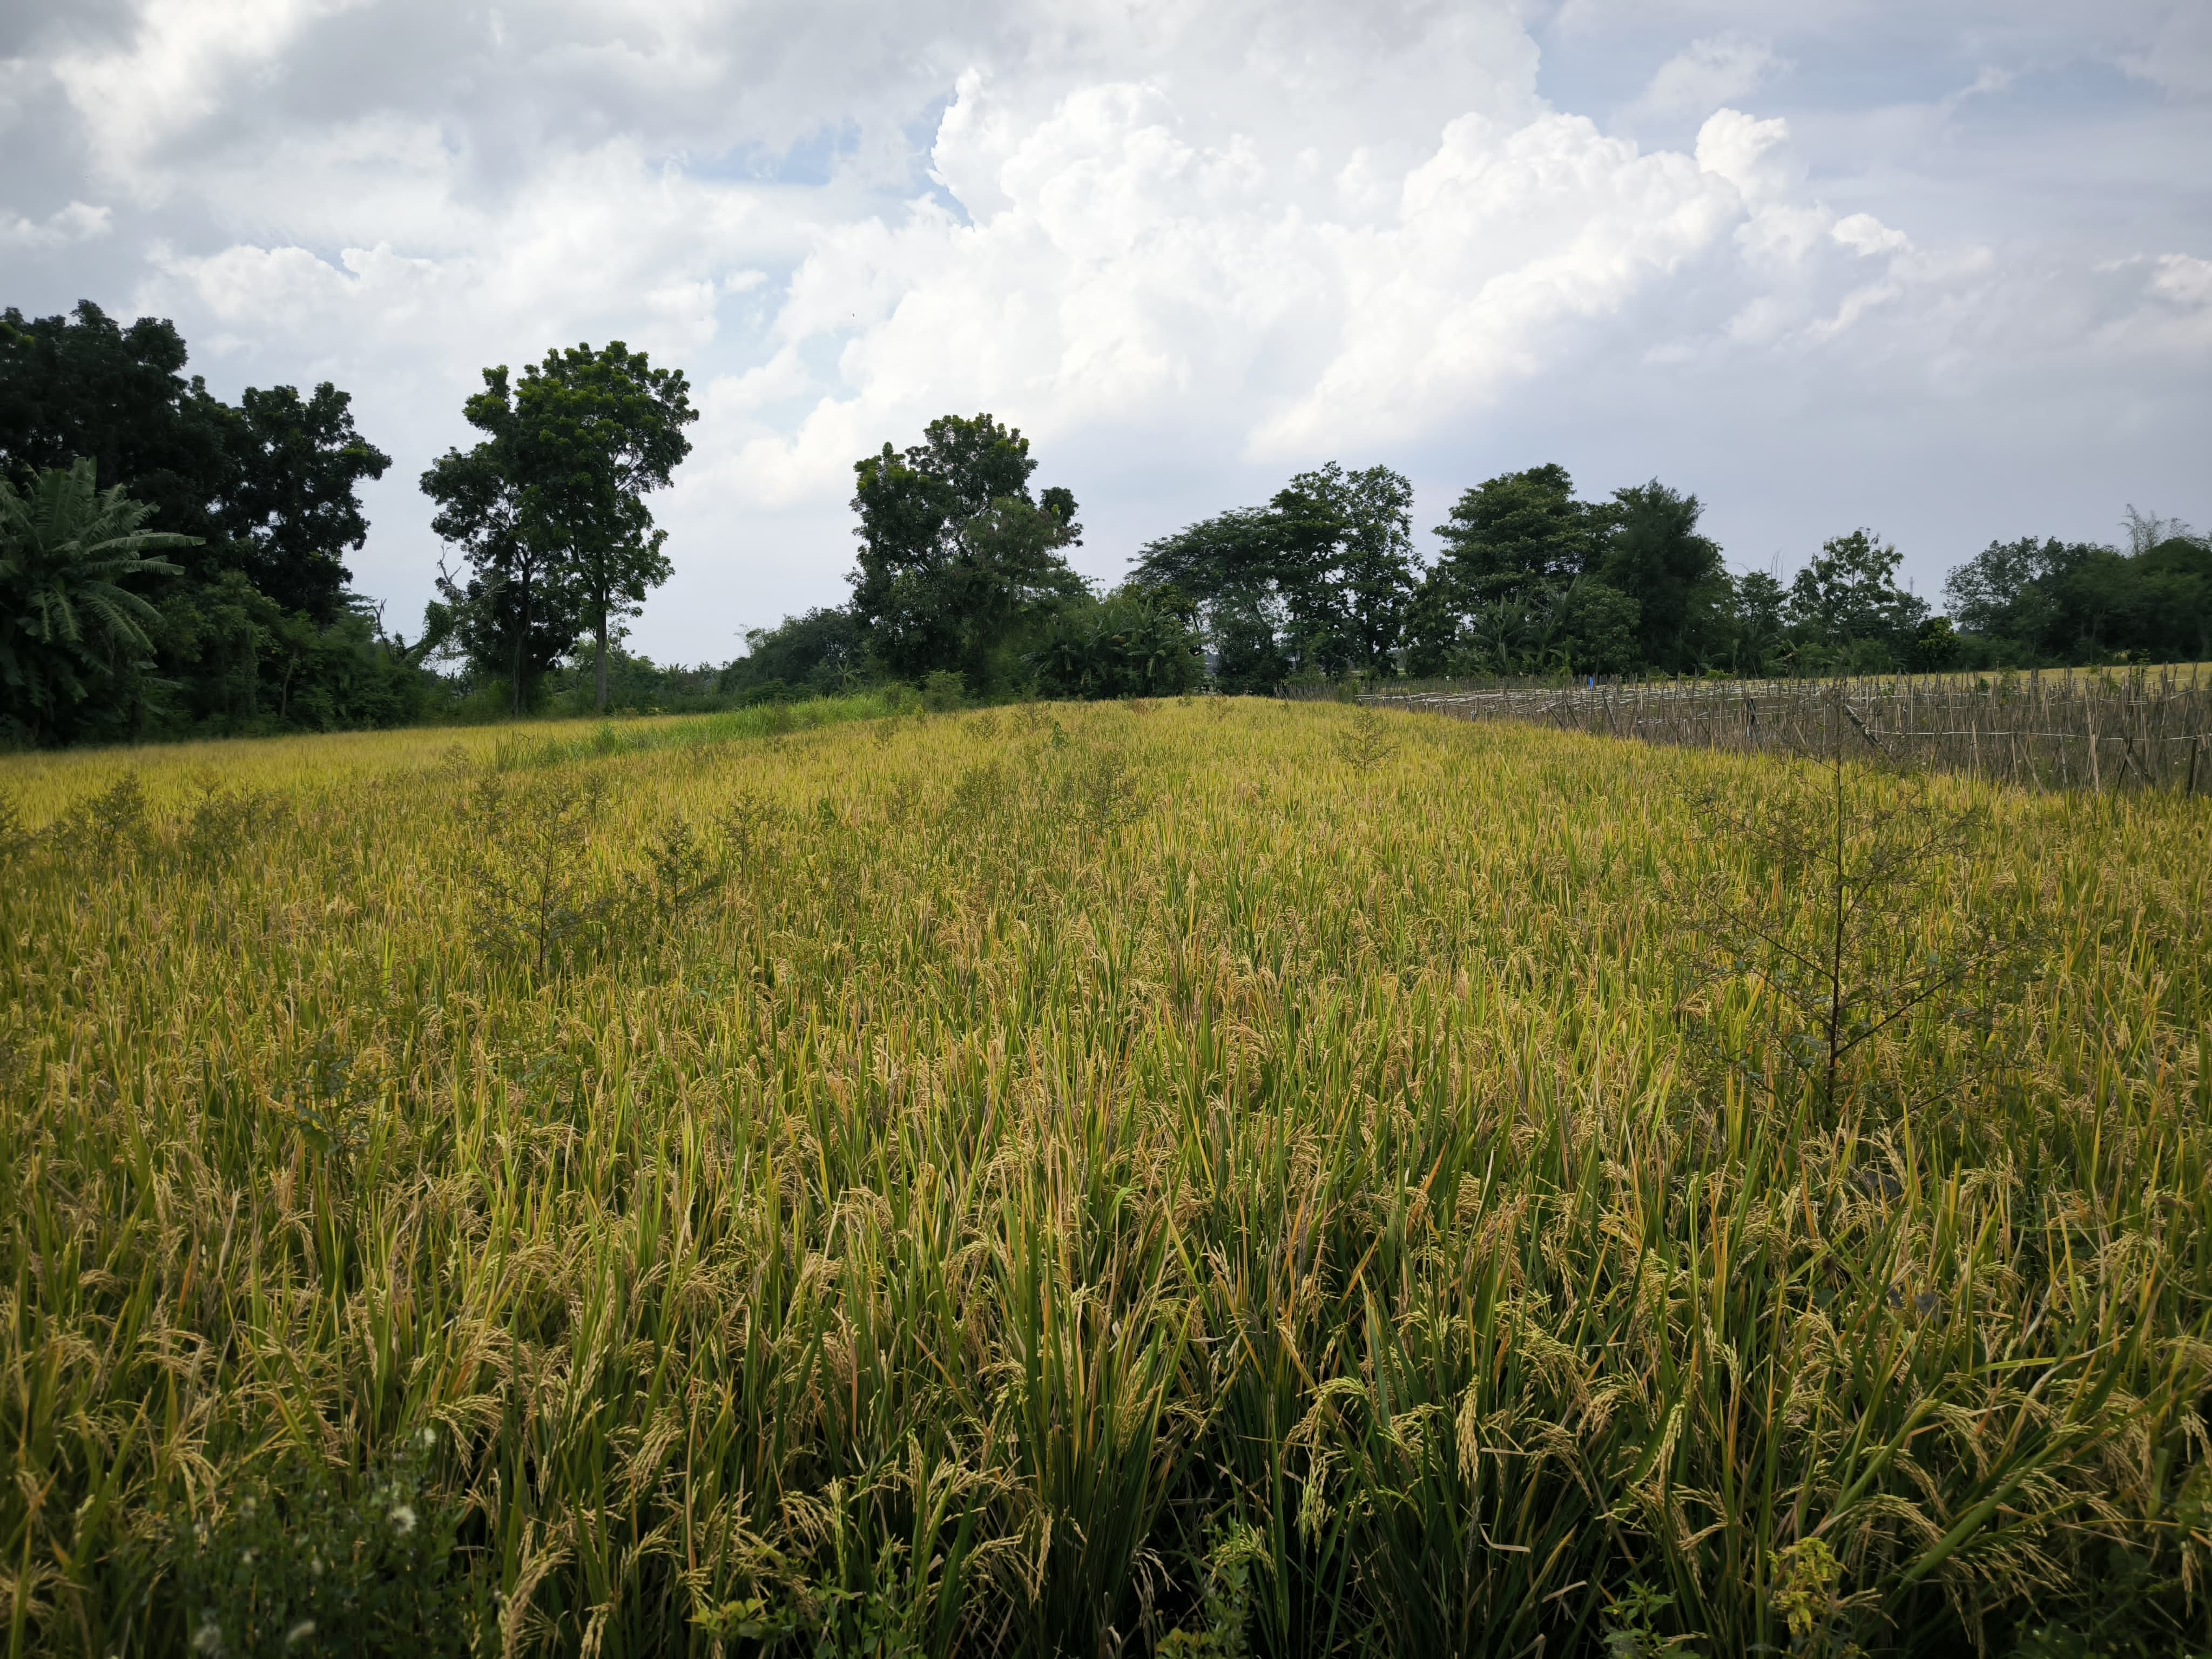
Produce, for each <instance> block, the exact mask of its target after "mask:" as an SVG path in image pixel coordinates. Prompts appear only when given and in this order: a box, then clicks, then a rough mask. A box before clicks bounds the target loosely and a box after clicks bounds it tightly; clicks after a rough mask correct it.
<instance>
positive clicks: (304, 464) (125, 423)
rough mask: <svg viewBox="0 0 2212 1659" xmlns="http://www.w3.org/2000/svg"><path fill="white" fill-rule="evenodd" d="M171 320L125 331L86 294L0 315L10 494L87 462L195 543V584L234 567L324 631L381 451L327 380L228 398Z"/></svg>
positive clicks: (358, 542) (1, 462)
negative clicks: (210, 384) (31, 313)
mask: <svg viewBox="0 0 2212 1659" xmlns="http://www.w3.org/2000/svg"><path fill="white" fill-rule="evenodd" d="M185 361H186V356H185V342H184V339H183V337H182V336H180V335H179V333H178V332H177V330H176V326H175V325H173V324H172V323H170V322H168V321H167V320H166V319H156V318H152V317H141V318H139V319H137V321H136V322H134V323H132V324H131V325H130V326H129V327H128V328H125V327H124V326H122V325H119V324H118V323H117V322H116V321H115V320H114V319H112V318H111V317H109V316H108V315H107V313H105V312H104V311H102V310H101V309H100V307H98V306H96V305H94V304H93V302H92V301H89V300H86V301H80V302H79V303H78V305H77V307H76V311H75V312H74V313H72V314H71V315H70V316H68V317H59V316H56V317H40V318H37V319H26V318H25V317H24V316H23V314H22V313H21V312H20V311H16V310H14V309H10V310H9V311H8V312H7V313H5V316H4V318H0V471H4V472H5V473H6V474H7V475H8V476H9V477H13V478H14V479H15V483H16V484H17V486H18V488H25V487H27V485H28V483H29V481H30V479H31V478H32V477H33V475H35V474H36V473H37V472H39V471H43V470H46V469H52V468H58V467H67V466H68V465H70V463H71V462H73V461H75V460H76V459H78V458H79V457H82V458H84V459H88V460H90V461H91V462H92V463H93V465H94V477H95V478H96V480H97V483H98V487H99V488H100V489H113V488H114V487H115V486H116V485H118V484H122V485H124V486H125V487H126V488H128V489H129V490H130V491H131V499H132V500H134V501H138V502H140V503H142V504H143V505H144V506H145V507H147V508H148V509H149V513H150V514H151V517H150V520H149V523H150V525H151V526H152V527H154V528H155V529H157V530H161V531H165V532H173V533H176V534H179V535H185V536H191V537H192V538H195V546H196V548H197V551H196V552H194V553H193V554H192V555H191V556H189V557H188V558H185V559H184V560H182V561H180V563H182V565H183V566H184V568H185V571H186V573H187V574H189V575H190V576H191V578H192V579H193V580H196V581H206V580H214V579H215V578H216V575H217V574H220V573H221V572H222V571H224V570H227V569H228V570H239V571H241V572H243V573H244V574H245V575H246V578H247V580H250V581H252V584H253V585H254V586H255V587H256V588H257V589H258V590H259V591H260V592H262V593H264V595H266V596H267V597H268V598H269V599H273V600H274V601H276V604H277V605H280V606H282V607H283V609H285V610H287V611H303V612H305V613H306V614H307V616H308V617H311V618H312V619H313V621H314V622H315V623H316V624H317V625H318V626H327V625H328V624H330V623H332V622H333V621H335V620H336V619H337V617H338V616H339V614H340V613H341V612H342V611H344V610H345V609H346V605H345V598H344V595H345V590H346V584H347V583H348V582H349V580H351V573H350V572H349V571H348V570H347V568H346V567H345V555H346V553H347V552H348V551H349V550H356V549H358V548H360V547H361V546H362V544H363V543H364V542H365V541H366V540H367V539H368V520H366V519H365V518H364V517H363V516H362V511H361V503H360V501H359V498H358V496H357V494H356V491H357V490H358V489H359V487H360V485H361V483H362V481H363V480H365V479H371V478H380V477H383V476H384V473H385V470H386V468H387V467H388V466H390V465H391V458H390V457H389V456H387V455H386V454H385V453H383V452H382V451H381V450H380V449H378V448H377V447H376V446H375V445H374V444H372V443H370V442H369V441H368V440H367V439H365V438H363V437H362V435H361V433H360V431H359V430H358V429H357V428H356V426H355V424H354V418H353V413H352V407H351V404H352V400H351V398H350V397H349V395H348V394H347V393H345V392H341V391H339V390H338V389H337V387H336V386H331V384H330V383H329V382H327V381H325V382H324V383H323V384H322V385H320V386H317V387H316V388H315V389H314V391H313V392H312V393H310V394H309V395H307V396H306V397H302V396H301V394H300V392H298V391H297V390H296V389H295V388H294V387H292V386H272V387H269V388H267V389H265V390H264V389H261V388H257V387H253V386H248V387H247V388H246V391H245V392H243V393H242V394H241V395H240V398H239V401H238V403H237V404H236V405H232V404H226V403H224V402H223V401H222V399H220V398H216V397H215V396H214V395H213V394H211V393H210V392H209V391H208V389H207V383H206V382H205V381H204V380H202V379H200V378H199V377H198V376H197V375H195V376H193V377H192V378H191V380H186V379H185V377H184V374H183V370H184V368H185Z"/></svg>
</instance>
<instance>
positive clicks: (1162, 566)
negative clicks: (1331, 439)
mask: <svg viewBox="0 0 2212 1659" xmlns="http://www.w3.org/2000/svg"><path fill="white" fill-rule="evenodd" d="M1412 526H1413V485H1412V483H1410V482H1409V481H1408V480H1407V478H1406V477H1405V476H1404V475H1403V474H1402V473H1399V472H1395V471H1392V470H1391V469H1390V468H1389V467H1387V466H1371V467H1366V468H1363V469H1359V470H1357V471H1354V470H1352V469H1348V468H1346V467H1344V466H1342V465H1339V464H1338V463H1336V462H1334V461H1331V462H1329V463H1328V464H1327V465H1324V466H1321V467H1318V468H1316V469H1313V470H1312V471H1305V472H1300V473H1298V474H1297V475H1296V476H1295V477H1292V478H1291V481H1290V482H1289V483H1287V484H1285V486H1284V487H1283V488H1282V489H1279V490H1278V491H1276V493H1275V494H1274V495H1273V497H1272V498H1271V499H1270V500H1269V501H1268V503H1267V506H1266V507H1242V508H1237V509H1234V510H1232V511H1231V512H1227V513H1219V514H1218V515H1216V516H1215V517H1213V518H1211V519H1206V520H1200V522H1198V523H1196V524H1193V525H1188V526H1185V527H1184V528H1183V529H1182V530H1180V531H1177V532H1176V533H1175V534H1174V535H1172V536H1166V537H1163V538H1160V539H1159V540H1158V541H1155V542H1152V543H1150V544H1146V547H1145V548H1144V549H1143V550H1142V551H1141V553H1140V555H1139V559H1138V562H1137V566H1136V569H1135V571H1134V572H1133V580H1135V581H1136V582H1137V583H1138V584H1139V585H1140V586H1144V587H1146V588H1149V589H1152V590H1153V591H1155V592H1162V593H1169V592H1172V593H1174V594H1177V595H1180V596H1182V598H1183V599H1188V600H1189V601H1190V602H1191V603H1193V604H1194V605H1196V606H1197V608H1198V611H1199V613H1200V617H1201V618H1202V619H1203V621H1204V623H1205V626H1206V631H1207V633H1208V634H1209V635H1211V637H1212V645H1213V649H1214V653H1215V657H1216V674H1217V676H1218V677H1219V678H1221V679H1222V680H1223V682H1224V684H1227V685H1231V686H1232V687H1233V688H1234V689H1237V690H1264V689H1267V688H1268V687H1271V686H1272V685H1273V684H1276V683H1277V682H1278V681H1279V680H1280V678H1282V677H1283V676H1284V675H1285V674H1286V673H1289V672H1293V671H1303V672H1308V673H1315V674H1324V675H1336V674H1341V673H1343V672H1345V671H1347V670H1350V669H1361V670H1364V671H1367V672H1370V673H1383V674H1394V673H1395V672H1396V671H1397V669H1398V660H1397V653H1398V651H1399V649H1400V647H1401V645H1402V644H1403V642H1404V640H1405V635H1406V625H1407V617H1408V616H1409V614H1410V611H1411V607H1412V605H1413V597H1414V593H1415V592H1416V590H1417V587H1418V585H1419V575H1420V568H1419V560H1418V558H1417V557H1416V556H1415V555H1414V553H1413V531H1412ZM1263 636H1264V637H1263Z"/></svg>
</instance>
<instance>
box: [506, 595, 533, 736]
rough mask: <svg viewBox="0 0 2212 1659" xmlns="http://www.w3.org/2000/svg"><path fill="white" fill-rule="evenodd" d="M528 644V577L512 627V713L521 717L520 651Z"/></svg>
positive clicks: (515, 716)
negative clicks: (518, 612)
mask: <svg viewBox="0 0 2212 1659" xmlns="http://www.w3.org/2000/svg"><path fill="white" fill-rule="evenodd" d="M529 644H530V579H529V578H528V577H527V576H525V577H524V578H523V579H522V614H521V616H520V618H518V619H517V621H516V623H515V629H514V674H513V680H512V683H511V687H510V689H511V691H512V693H513V696H512V702H513V714H514V718H515V719H517V720H520V719H521V718H522V653H523V652H524V651H525V650H526V648H527V647H528V646H529Z"/></svg>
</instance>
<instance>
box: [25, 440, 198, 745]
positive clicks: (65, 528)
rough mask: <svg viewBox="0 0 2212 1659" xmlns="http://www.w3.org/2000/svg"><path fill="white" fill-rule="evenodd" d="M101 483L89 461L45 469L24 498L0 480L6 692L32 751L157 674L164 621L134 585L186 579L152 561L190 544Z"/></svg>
mask: <svg viewBox="0 0 2212 1659" xmlns="http://www.w3.org/2000/svg"><path fill="white" fill-rule="evenodd" d="M94 477H95V469H94V463H93V461H92V460H91V459H90V458H89V457H87V458H83V459H79V460H76V461H75V462H72V463H71V464H70V466H69V467H68V468H67V469H66V470H64V469H62V468H58V467H50V468H47V469H45V470H44V471H40V472H39V473H38V474H37V476H36V478H35V481H34V482H33V484H32V487H31V489H30V490H29V492H28V493H27V494H25V493H22V492H19V491H18V490H17V489H15V485H14V484H12V483H9V482H8V481H7V480H5V479H0V687H4V689H5V690H6V693H7V707H8V710H9V714H11V715H12V716H13V717H14V719H15V720H17V721H18V722H20V723H21V726H23V728H24V730H25V732H26V733H27V735H28V736H29V738H31V740H32V741H33V743H37V742H40V741H44V740H46V739H47V738H52V737H53V736H55V735H58V734H61V735H65V734H66V732H67V730H68V726H69V724H70V720H71V717H72V715H73V714H74V713H75V710H76V705H77V704H80V703H82V702H85V701H86V700H87V699H88V698H90V697H93V696H96V695H98V694H100V693H101V692H103V691H105V690H108V689H109V688H110V687H111V686H112V685H114V684H117V683H118V682H125V681H128V680H129V679H131V678H133V677H135V676H139V675H143V673H144V672H145V671H146V670H147V669H148V668H149V667H150V666H151V664H150V661H149V659H150V658H151V656H152V653H153V650H154V639H153V634H152V631H151V630H152V629H154V628H155V627H156V626H157V625H158V624H159V623H160V620H161V613H160V612H159V611H157V610H155V607H154V605H153V603H152V601H151V600H149V599H147V598H146V597H145V595H144V594H143V593H141V592H137V590H136V589H135V588H134V587H132V586H129V585H128V584H131V583H133V582H137V581H141V580H143V579H145V578H148V577H152V576H173V575H176V574H179V568H178V567H177V566H176V565H173V564H172V563H170V562H168V561H167V560H166V559H159V558H149V557H148V556H147V555H148V554H149V553H152V552H157V551H167V550H172V549H178V550H181V549H183V548H186V547H189V546H191V544H192V542H191V538H190V537H188V536H179V535H176V534H173V533H169V532H160V531H153V530H149V529H147V528H146V527H145V526H146V521H147V520H148V519H149V518H151V517H152V516H153V512H154V509H153V507H151V506H150V505H149V503H147V502H144V501H132V500H131V499H130V497H129V496H128V495H126V494H125V491H124V490H123V489H122V487H121V486H120V485H118V486H117V487H116V488H114V489H108V490H105V491H101V490H99V489H95V487H94Z"/></svg>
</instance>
